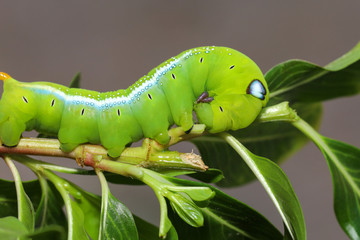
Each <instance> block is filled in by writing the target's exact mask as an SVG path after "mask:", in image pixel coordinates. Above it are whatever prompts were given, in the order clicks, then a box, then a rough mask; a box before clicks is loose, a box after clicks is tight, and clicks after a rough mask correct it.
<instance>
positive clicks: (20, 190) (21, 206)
mask: <svg viewBox="0 0 360 240" xmlns="http://www.w3.org/2000/svg"><path fill="white" fill-rule="evenodd" d="M4 160H5V162H6V164H7V165H8V166H9V168H10V170H11V172H12V174H13V176H14V180H15V188H16V196H17V205H18V218H19V220H20V222H22V223H23V224H24V225H25V226H26V228H27V229H28V230H29V231H33V230H34V226H35V214H34V206H33V205H32V203H31V200H30V198H29V197H28V195H27V194H26V193H25V190H24V187H23V185H22V182H21V178H20V174H19V172H18V170H17V169H16V166H15V164H14V163H13V162H12V160H11V159H10V158H9V157H7V156H6V157H4Z"/></svg>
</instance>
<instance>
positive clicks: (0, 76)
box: [0, 72, 11, 81]
mask: <svg viewBox="0 0 360 240" xmlns="http://www.w3.org/2000/svg"><path fill="white" fill-rule="evenodd" d="M9 78H11V77H10V75H9V74H7V73H4V72H0V80H1V81H5V80H7V79H9Z"/></svg>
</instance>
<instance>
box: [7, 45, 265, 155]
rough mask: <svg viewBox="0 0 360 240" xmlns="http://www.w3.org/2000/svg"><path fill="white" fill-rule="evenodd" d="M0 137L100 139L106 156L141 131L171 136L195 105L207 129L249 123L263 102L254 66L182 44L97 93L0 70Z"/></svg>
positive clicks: (13, 141)
mask: <svg viewBox="0 0 360 240" xmlns="http://www.w3.org/2000/svg"><path fill="white" fill-rule="evenodd" d="M0 80H3V81H4V92H3V95H2V98H1V100H0V139H1V141H2V143H3V144H4V145H6V146H15V145H17V143H18V142H19V139H20V136H21V134H22V132H24V131H25V130H26V131H30V130H33V129H35V130H36V131H38V132H41V133H46V134H48V135H54V136H57V137H58V139H59V141H60V143H61V149H62V150H63V151H66V152H68V151H72V150H73V149H74V148H75V147H76V146H78V145H79V144H82V143H88V142H89V143H93V144H102V145H103V146H104V147H105V148H106V149H107V150H108V154H109V155H110V156H111V157H118V156H119V155H120V154H121V152H122V151H123V149H124V148H125V146H126V145H127V144H129V143H132V142H135V141H138V140H140V139H141V138H143V137H149V138H152V139H155V140H156V141H158V142H159V143H161V144H166V143H168V142H169V140H170V137H169V135H168V133H167V132H168V129H169V127H170V126H172V125H173V124H176V125H178V126H181V127H182V128H183V129H184V131H189V130H191V128H192V126H193V125H194V120H193V111H195V113H196V116H197V119H198V121H199V122H200V123H203V124H205V125H206V127H207V130H208V131H209V132H211V133H217V132H221V131H226V130H237V129H240V128H245V127H247V126H248V125H249V124H251V123H252V122H253V121H254V120H255V118H256V117H257V115H258V114H259V112H260V111H261V109H262V107H264V106H265V105H266V103H267V102H268V96H269V94H268V88H267V84H266V82H265V80H264V77H263V74H262V73H261V71H260V69H259V68H258V66H257V65H256V64H255V63H254V62H253V61H252V60H251V59H250V58H248V57H247V56H245V55H244V54H242V53H240V52H238V51H236V50H233V49H230V48H226V47H200V48H194V49H190V50H187V51H185V52H183V53H181V54H179V55H178V56H176V57H173V58H171V59H169V60H167V61H165V62H164V63H162V64H161V65H159V66H158V67H156V68H154V69H153V70H151V71H150V72H149V73H148V75H145V76H144V77H142V78H141V79H139V80H138V81H137V82H136V83H134V84H133V85H132V86H130V87H129V88H128V89H126V90H118V91H114V92H104V93H99V92H96V91H90V90H85V89H78V88H68V87H65V86H62V85H59V84H54V83H49V82H32V83H24V82H19V81H16V80H15V79H13V78H11V77H10V76H9V75H8V74H5V73H0Z"/></svg>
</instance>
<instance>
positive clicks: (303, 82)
mask: <svg viewBox="0 0 360 240" xmlns="http://www.w3.org/2000/svg"><path fill="white" fill-rule="evenodd" d="M265 78H266V80H267V83H268V86H269V91H270V97H271V98H272V101H271V103H270V104H272V103H274V102H280V101H284V100H286V101H290V102H318V101H324V100H328V99H333V98H337V97H344V96H351V95H354V94H357V93H359V92H360V81H359V79H360V42H359V43H358V44H357V45H356V46H355V47H354V48H353V49H351V50H350V51H349V52H348V53H347V54H345V55H344V56H342V57H340V58H339V59H337V60H335V61H333V62H332V63H330V64H328V65H327V66H326V67H319V66H317V65H315V64H312V63H309V62H305V61H300V60H289V61H287V62H284V63H281V64H279V65H276V66H275V67H273V68H272V69H271V70H269V71H268V72H267V73H266V75H265Z"/></svg>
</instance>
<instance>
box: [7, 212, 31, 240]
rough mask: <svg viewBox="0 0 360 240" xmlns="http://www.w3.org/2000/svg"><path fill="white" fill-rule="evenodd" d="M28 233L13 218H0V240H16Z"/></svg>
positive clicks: (22, 225)
mask: <svg viewBox="0 0 360 240" xmlns="http://www.w3.org/2000/svg"><path fill="white" fill-rule="evenodd" d="M27 232H28V230H27V227H26V226H25V225H24V224H23V223H22V222H20V221H19V219H17V218H15V217H5V218H0V236H1V239H2V240H17V239H18V237H20V236H23V235H25V234H26V233H27Z"/></svg>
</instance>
